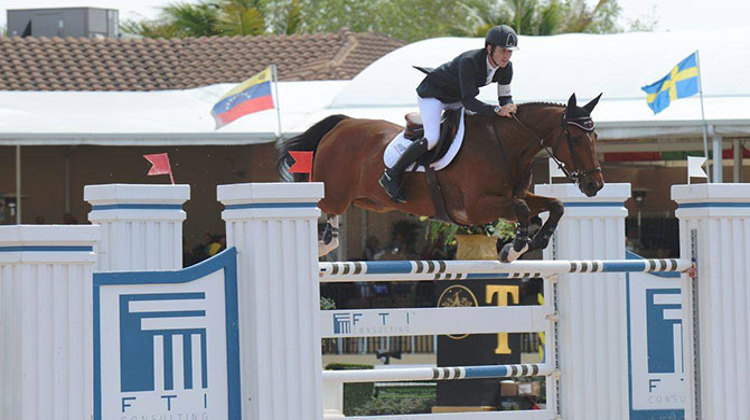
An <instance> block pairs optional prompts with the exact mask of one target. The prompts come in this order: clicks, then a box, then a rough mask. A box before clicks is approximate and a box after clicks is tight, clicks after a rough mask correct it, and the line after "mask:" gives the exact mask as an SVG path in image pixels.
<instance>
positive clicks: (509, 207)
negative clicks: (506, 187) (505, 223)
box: [469, 196, 531, 262]
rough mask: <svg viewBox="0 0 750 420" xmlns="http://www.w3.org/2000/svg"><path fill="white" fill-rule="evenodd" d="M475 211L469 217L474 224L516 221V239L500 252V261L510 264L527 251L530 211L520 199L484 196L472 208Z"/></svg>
mask: <svg viewBox="0 0 750 420" xmlns="http://www.w3.org/2000/svg"><path fill="white" fill-rule="evenodd" d="M472 207H473V208H475V209H476V211H475V212H474V213H472V214H470V215H469V217H470V219H471V220H474V221H476V222H475V223H487V222H491V221H494V220H497V219H498V218H503V219H506V220H516V221H517V222H518V223H517V224H516V238H515V239H514V240H513V242H511V243H509V244H506V245H505V246H504V247H503V249H502V251H500V255H499V258H500V261H502V262H511V261H514V260H516V259H518V257H520V256H521V255H522V254H523V253H524V252H526V251H527V250H528V249H529V243H530V242H531V240H530V239H529V216H530V209H529V206H528V205H526V202H525V201H524V200H522V199H520V198H511V197H499V196H485V197H483V198H482V199H481V200H479V201H478V202H477V203H476V205H474V206H472Z"/></svg>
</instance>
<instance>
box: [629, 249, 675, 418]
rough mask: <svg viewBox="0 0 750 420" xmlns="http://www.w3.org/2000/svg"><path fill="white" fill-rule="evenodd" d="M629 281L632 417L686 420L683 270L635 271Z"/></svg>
mask: <svg viewBox="0 0 750 420" xmlns="http://www.w3.org/2000/svg"><path fill="white" fill-rule="evenodd" d="M633 255H634V254H631V255H629V257H631V258H632V256H633ZM627 283H628V320H629V322H628V324H629V331H628V339H629V342H630V375H629V376H630V377H629V379H630V388H631V394H630V395H631V400H630V419H631V420H665V419H669V420H678V419H684V418H685V413H684V409H685V403H686V398H685V396H686V386H685V361H684V359H683V354H682V334H683V330H682V325H683V324H682V317H683V314H682V295H681V294H680V277H679V274H677V273H630V274H629V275H628V276H627Z"/></svg>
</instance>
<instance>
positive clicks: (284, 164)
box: [276, 114, 349, 181]
mask: <svg viewBox="0 0 750 420" xmlns="http://www.w3.org/2000/svg"><path fill="white" fill-rule="evenodd" d="M348 118H349V117H347V116H346V115H341V114H337V115H331V116H329V117H326V118H324V119H322V120H320V121H318V122H317V123H316V124H315V125H313V126H312V127H310V128H308V129H307V131H305V132H304V133H302V134H300V135H298V136H295V137H292V138H291V139H289V140H287V141H285V142H283V143H282V144H281V147H280V148H279V151H278V158H277V160H276V167H277V168H278V170H279V173H280V174H281V175H282V177H285V176H286V174H288V170H289V167H290V166H291V165H292V163H293V159H292V157H291V156H290V155H289V152H313V153H314V152H315V151H316V150H317V149H318V144H319V143H320V140H322V139H323V137H324V136H325V135H326V133H328V132H329V131H331V130H333V127H336V125H338V123H340V122H341V121H343V120H345V119H348ZM304 180H305V179H304V174H294V181H304Z"/></svg>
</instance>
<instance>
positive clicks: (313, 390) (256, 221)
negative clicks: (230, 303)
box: [217, 183, 323, 420]
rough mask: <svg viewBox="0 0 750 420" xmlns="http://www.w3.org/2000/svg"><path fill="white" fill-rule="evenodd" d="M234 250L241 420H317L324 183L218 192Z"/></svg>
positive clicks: (249, 186)
mask: <svg viewBox="0 0 750 420" xmlns="http://www.w3.org/2000/svg"><path fill="white" fill-rule="evenodd" d="M217 196H218V199H219V201H221V202H222V203H223V204H224V205H225V210H224V212H223V213H222V218H223V219H224V220H225V221H226V223H227V246H230V247H231V246H234V247H236V248H237V251H238V261H237V264H238V268H237V274H238V301H239V318H240V348H241V354H240V366H241V370H242V400H243V407H242V413H243V416H242V417H243V419H245V420H265V419H273V420H299V419H306V420H308V419H310V420H314V419H322V417H323V404H322V400H323V396H322V374H321V371H322V358H321V355H320V336H321V334H320V325H319V324H318V319H319V315H318V312H319V310H320V292H319V282H318V255H317V249H318V246H317V245H318V228H317V219H318V216H319V215H320V210H319V209H318V207H317V203H318V201H319V200H320V199H321V198H322V197H323V184H322V183H300V184H294V183H265V184H236V185H221V186H219V187H218V194H217Z"/></svg>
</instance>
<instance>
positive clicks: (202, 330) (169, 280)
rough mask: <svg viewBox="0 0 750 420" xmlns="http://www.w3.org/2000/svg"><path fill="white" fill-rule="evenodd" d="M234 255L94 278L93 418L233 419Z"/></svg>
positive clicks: (236, 381) (236, 405) (236, 396)
mask: <svg viewBox="0 0 750 420" xmlns="http://www.w3.org/2000/svg"><path fill="white" fill-rule="evenodd" d="M236 257H237V252H236V250H235V249H234V248H231V249H228V250H226V251H224V252H222V253H220V254H218V255H216V256H214V257H213V258H211V259H209V260H206V261H204V262H202V263H200V264H197V265H194V266H192V267H189V268H186V269H184V270H179V271H154V272H112V273H95V274H94V419H95V420H115V419H116V420H130V419H196V420H208V419H211V420H214V419H238V418H240V417H241V415H240V398H241V396H240V376H239V375H240V372H239V342H238V324H237V268H236V267H237V258H236Z"/></svg>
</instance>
